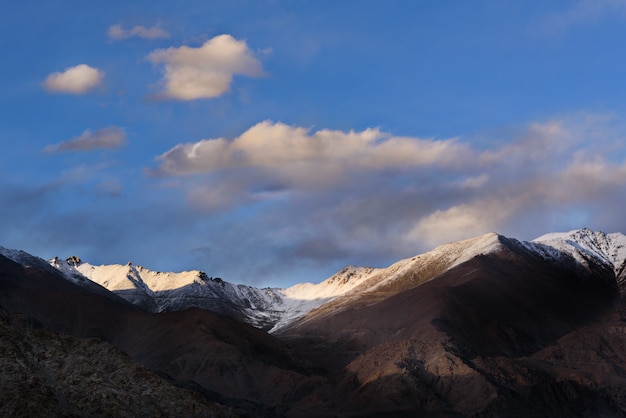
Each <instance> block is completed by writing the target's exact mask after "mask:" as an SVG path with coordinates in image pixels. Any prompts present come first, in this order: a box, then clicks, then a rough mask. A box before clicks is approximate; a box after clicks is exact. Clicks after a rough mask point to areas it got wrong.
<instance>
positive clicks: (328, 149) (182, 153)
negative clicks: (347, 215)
mask: <svg viewBox="0 0 626 418" xmlns="http://www.w3.org/2000/svg"><path fill="white" fill-rule="evenodd" d="M471 154H472V151H471V149H470V148H469V146H467V145H465V144H462V143H459V142H458V141H456V140H454V139H448V140H439V141H434V140H427V139H420V138H409V137H394V136H391V135H389V134H386V133H383V132H381V131H379V130H378V129H366V130H364V131H361V132H354V131H349V132H342V131H335V130H328V129H324V130H319V131H316V132H311V130H310V129H307V128H302V127H297V126H289V125H286V124H283V123H274V122H271V121H264V122H261V123H258V124H257V125H255V126H253V127H251V128H250V129H248V130H247V131H246V132H244V133H243V134H242V135H240V136H239V137H237V138H235V139H233V140H232V141H228V140H226V139H224V138H217V139H204V140H201V141H199V142H196V143H186V144H179V145H177V146H175V147H174V148H172V149H171V150H169V151H167V152H165V153H164V154H163V155H161V156H159V157H158V160H159V161H160V162H161V163H160V167H159V169H158V173H160V174H166V175H184V174H194V173H211V172H215V171H219V170H223V169H229V168H246V167H248V168H250V167H252V168H262V169H265V170H266V173H270V172H272V173H274V174H275V175H276V176H277V177H282V176H283V175H286V176H287V177H289V178H290V179H292V180H293V182H294V183H298V182H299V181H302V182H305V183H306V182H309V181H310V180H307V179H309V178H311V177H317V178H319V177H328V180H329V181H336V180H338V178H337V176H341V175H343V174H344V173H346V172H353V171H369V170H377V171H381V170H402V169H406V168H413V167H420V166H446V167H450V168H452V169H455V167H457V168H461V167H462V166H464V165H466V162H467V161H468V159H469V160H471V158H470V157H471ZM321 168H323V170H320V169H321Z"/></svg>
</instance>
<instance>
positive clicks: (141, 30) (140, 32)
mask: <svg viewBox="0 0 626 418" xmlns="http://www.w3.org/2000/svg"><path fill="white" fill-rule="evenodd" d="M107 36H108V38H109V39H110V40H112V41H122V40H125V39H129V38H142V39H169V38H170V34H169V32H168V31H166V30H165V29H163V28H162V27H160V26H158V25H156V26H152V27H150V28H146V27H145V26H141V25H137V26H133V27H132V28H130V29H124V28H123V27H122V25H120V24H116V25H111V26H109V29H108V31H107Z"/></svg>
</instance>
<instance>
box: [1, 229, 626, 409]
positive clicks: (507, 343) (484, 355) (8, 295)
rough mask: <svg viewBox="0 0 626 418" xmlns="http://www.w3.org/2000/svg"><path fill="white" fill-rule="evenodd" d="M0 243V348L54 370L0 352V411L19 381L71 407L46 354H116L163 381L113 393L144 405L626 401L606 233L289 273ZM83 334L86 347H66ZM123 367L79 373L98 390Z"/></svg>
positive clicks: (618, 261) (621, 262) (617, 247)
mask: <svg viewBox="0 0 626 418" xmlns="http://www.w3.org/2000/svg"><path fill="white" fill-rule="evenodd" d="M0 254H2V256H0V307H1V308H2V309H3V311H2V312H3V316H2V318H3V322H2V327H3V330H5V332H4V335H10V336H11V339H10V340H7V339H6V338H5V339H3V344H4V345H3V347H4V348H3V351H1V352H0V354H1V359H0V360H1V361H2V362H3V364H7V365H15V362H16V361H17V360H14V358H16V359H18V360H19V362H21V363H24V364H27V365H28V367H25V368H23V369H20V370H21V371H20V373H22V374H23V375H24V376H30V377H28V378H29V379H31V380H32V379H41V378H42V377H41V370H39V369H37V367H35V363H36V361H37V359H39V358H41V359H44V360H45V361H44V362H43V364H44V366H45V367H46V369H45V370H46V376H48V377H47V379H52V380H49V381H46V385H45V387H47V388H52V387H56V386H58V387H62V388H63V390H61V391H59V392H58V393H57V392H54V391H52V392H50V393H48V392H46V394H45V396H44V395H42V393H43V392H41V390H40V389H35V388H34V387H30V386H29V387H24V388H23V390H20V391H15V390H12V389H11V388H12V387H13V388H14V387H15V386H14V385H15V383H11V382H14V380H11V379H9V376H8V374H7V373H12V372H11V371H10V370H13V368H14V367H13V368H4V367H3V368H2V369H1V370H2V371H0V373H3V374H2V376H3V378H2V379H1V381H2V382H9V383H3V385H4V386H0V390H1V392H0V396H2V399H5V398H7V399H8V395H7V394H8V393H10V394H11V397H15V399H16V400H15V402H12V403H3V406H2V407H1V408H3V409H0V410H1V411H2V413H3V415H8V416H11V415H15V414H19V413H21V411H27V410H28V409H27V408H29V406H28V405H31V404H30V403H28V402H27V400H28V399H41V402H44V400H45V402H47V404H50V405H52V404H53V403H54V402H57V403H58V405H62V406H63V407H62V408H61V409H58V411H61V412H59V413H63V414H79V411H80V410H81V408H83V407H84V405H83V404H81V403H79V402H78V401H76V400H75V399H77V396H78V395H76V394H77V393H80V392H79V391H78V389H77V385H81V382H83V383H84V379H82V378H77V377H76V376H74V375H68V374H66V373H64V372H63V370H64V369H63V367H57V366H56V365H53V364H52V360H50V359H58V361H59V362H61V361H65V362H68V364H77V366H76V367H80V369H81V370H84V374H85V375H86V374H88V373H91V375H93V376H99V375H100V373H103V372H102V370H107V369H106V367H115V368H118V369H120V368H121V369H125V370H128V371H132V372H129V373H128V376H126V375H124V376H123V379H126V380H123V379H122V378H121V379H122V380H123V382H128V381H133V380H136V383H137V385H138V387H141V388H142V392H141V393H148V392H149V393H161V392H158V391H162V393H166V392H167V394H168V395H167V396H166V395H163V396H159V397H155V398H150V399H147V398H142V399H143V400H142V401H140V399H139V397H140V396H141V394H140V393H139V392H137V393H135V392H132V391H131V392H128V395H127V396H128V399H131V401H129V402H137V408H138V410H141V409H144V410H145V411H146V412H147V413H149V411H152V410H154V409H150V408H160V406H159V405H160V404H159V402H165V399H168V402H170V407H171V408H173V409H167V411H171V412H166V413H165V415H168V414H169V415H170V416H174V415H176V414H178V413H179V412H180V409H176V408H178V407H179V406H180V405H181V404H182V403H184V402H191V401H189V400H185V399H188V398H187V397H188V396H191V397H192V398H193V399H194V401H193V402H195V403H194V405H195V406H194V410H193V411H190V412H189V415H192V416H193V415H194V414H195V415H197V416H216V415H217V416H219V414H225V415H228V414H232V415H247V416H250V415H252V416H293V417H300V416H416V415H417V416H421V415H424V416H446V417H447V416H451V417H454V416H478V417H500V416H609V417H610V416H624V415H625V414H626V398H625V397H624V395H623V394H624V393H626V299H625V297H626V296H625V289H626V288H625V287H624V286H626V236H624V235H622V234H620V233H611V234H606V233H603V232H599V231H592V230H589V229H580V230H574V231H570V232H565V233H550V234H546V235H543V236H541V237H539V238H537V239H535V240H533V241H522V240H517V239H515V238H509V237H504V236H502V235H499V234H495V233H490V234H485V235H482V236H478V237H476V238H473V239H469V240H465V241H458V242H452V243H449V244H446V245H442V246H439V247H437V248H435V249H433V250H432V251H429V252H426V253H423V254H419V255H415V256H413V257H410V258H406V259H404V260H400V261H398V262H397V263H394V264H392V265H391V266H388V267H385V268H374V267H355V266H349V267H346V268H344V269H342V270H341V271H339V272H338V273H336V274H334V275H333V276H331V277H329V278H328V279H326V280H323V281H321V282H319V283H317V284H313V283H302V284H297V285H294V286H292V287H289V288H256V287H252V286H248V285H240V284H233V283H229V282H227V281H224V280H223V279H221V278H219V277H213V276H212V275H211V273H210V272H203V271H199V270H194V271H187V272H182V273H171V272H157V271H152V270H150V269H148V268H146V267H143V266H136V265H133V264H132V263H127V264H119V265H102V266H97V265H92V264H89V263H88V262H87V261H84V260H80V258H79V257H75V256H73V257H67V258H66V257H56V258H53V259H51V260H42V259H40V258H38V257H36V256H33V255H30V254H27V253H24V252H21V251H16V250H7V249H4V248H2V249H1V250H0ZM7 341H9V342H7ZM7 344H9V345H10V346H11V347H13V348H10V349H9V348H6V347H7ZM46 344H48V345H50V346H54V347H57V346H58V347H62V348H63V347H64V348H63V349H62V350H61V349H59V350H56V349H54V350H53V349H49V350H47V349H44V348H42V347H44V346H45V345H46ZM15 347H18V348H15ZM16 350H18V351H16ZM46 350H47V351H46ZM63 350H64V351H63ZM85 352H88V353H91V354H89V355H92V356H93V357H94V358H95V357H97V361H86V362H80V361H79V360H77V359H82V358H84V356H87V355H88V354H84V353H85ZM15 353H17V354H15ZM42 353H43V354H42ZM123 353H126V355H127V356H126V357H124V354H123ZM16 355H17V357H15V356H16ZM120 356H121V357H120ZM120 358H122V359H123V360H120ZM42 361H43V360H42ZM37 364H39V363H37ZM54 364H56V363H54ZM113 365H115V366H113ZM11 376H13V375H11ZM25 378H26V377H25ZM92 380H93V379H92ZM92 380H90V382H92ZM33 381H35V380H33ZM50 382H52V383H50ZM54 382H56V383H54ZM123 382H122V383H120V382H118V381H116V382H113V383H112V382H110V381H106V382H105V381H104V380H103V381H100V380H97V379H96V380H93V382H92V383H91V385H92V386H93V387H94V390H96V391H98V390H101V391H102V393H103V394H108V393H110V390H111V389H110V388H111V387H118V386H119V387H123V384H126V383H123ZM115 385H118V386H115ZM20 387H21V386H20ZM46 390H47V389H46ZM116 390H117V389H116ZM120 390H121V389H120ZM107 391H108V392H107ZM170 391H171V392H170ZM176 391H182V392H181V395H180V398H178V399H179V401H176V396H179V395H175V394H176V393H178V392H176ZM116 393H117V392H116ZM35 395H36V397H35ZM55 396H56V398H55ZM103 396H104V395H103ZM90 399H91V398H90ZM98 399H100V398H98ZM171 399H173V400H171ZM189 399H191V398H189ZM35 402H37V401H35ZM93 402H96V401H95V398H94V401H93ZM98 402H100V401H98ZM177 402H179V403H178V404H177ZM31 403H32V402H31ZM98 405H100V406H99V407H100V408H104V409H106V408H108V407H109V405H111V406H110V407H111V408H113V406H112V405H118V404H114V403H106V402H104V403H102V402H100V403H98ZM177 405H179V406H177ZM25 408H26V409H25ZM59 408H60V407H59ZM115 408H118V409H115V411H121V410H120V409H119V408H121V407H120V406H119V405H118V406H115ZM164 411H165V409H164ZM194 411H195V412H194ZM211 414H214V415H211Z"/></svg>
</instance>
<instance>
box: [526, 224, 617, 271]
mask: <svg viewBox="0 0 626 418" xmlns="http://www.w3.org/2000/svg"><path fill="white" fill-rule="evenodd" d="M532 243H536V244H542V246H544V247H545V246H547V247H549V248H552V249H554V252H552V253H551V255H553V256H554V258H557V257H559V254H563V253H564V254H568V255H570V256H572V257H573V258H574V259H575V260H576V261H577V262H578V263H579V264H581V265H582V266H584V267H586V268H588V267H589V259H593V260H595V261H596V262H598V263H600V264H602V265H604V266H607V267H608V268H610V269H611V270H613V272H614V273H615V277H616V278H617V279H618V282H620V281H622V280H621V279H623V278H624V277H625V276H626V236H625V235H623V234H621V233H619V232H616V233H612V234H606V233H604V232H602V231H592V230H590V229H587V228H583V229H577V230H572V231H568V232H553V233H549V234H545V235H542V236H540V237H539V238H536V239H534V240H533V241H532ZM534 247H537V246H534ZM561 257H562V255H561Z"/></svg>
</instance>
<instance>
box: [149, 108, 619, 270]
mask: <svg viewBox="0 0 626 418" xmlns="http://www.w3.org/2000/svg"><path fill="white" fill-rule="evenodd" d="M619 132H622V131H620V130H618V129H613V128H612V122H611V119H610V118H608V117H604V116H597V115H582V114H581V115H573V116H570V117H564V118H560V119H555V120H550V121H546V122H542V123H530V124H528V125H527V126H526V127H525V128H524V129H522V130H520V131H518V132H517V133H516V134H515V135H514V136H513V137H508V138H503V140H501V141H494V144H500V145H494V146H491V147H487V148H481V149H478V148H476V147H474V146H472V145H471V140H470V139H468V140H463V139H461V138H456V139H422V138H411V137H394V136H392V135H389V134H386V133H383V132H380V131H379V130H377V129H367V130H364V131H361V132H352V131H350V132H342V131H333V130H318V131H315V132H313V131H312V130H311V129H307V128H302V127H295V126H288V125H284V124H281V123H272V122H268V121H266V122H262V123H259V124H258V125H255V126H253V127H252V128H250V129H248V130H247V131H245V132H244V133H243V134H242V135H240V136H238V137H236V138H233V139H225V138H216V139H208V140H202V141H198V142H197V143H188V144H179V145H177V146H175V147H174V148H172V149H171V150H169V151H167V152H166V153H164V154H162V155H161V156H159V157H158V163H159V164H158V166H157V168H155V169H154V170H152V171H151V173H152V174H155V175H160V176H165V180H166V181H170V178H172V177H174V178H176V179H178V180H179V182H180V183H179V187H181V188H182V189H183V190H184V191H185V193H186V194H187V199H188V202H189V204H190V205H191V207H194V208H196V210H197V209H206V210H211V211H219V212H222V213H228V211H231V210H233V209H235V208H249V209H250V208H256V209H254V211H255V214H256V215H255V218H254V220H250V223H249V224H248V225H247V226H248V227H249V229H248V231H254V234H256V236H257V237H258V239H259V240H262V239H263V240H267V241H268V242H270V241H271V242H273V244H272V245H274V246H276V247H281V248H282V246H284V247H285V248H283V249H281V250H277V251H282V253H283V256H286V255H285V251H287V248H290V249H291V250H289V251H292V252H293V251H295V252H296V253H297V254H298V257H311V258H315V257H318V256H319V257H322V258H324V260H328V258H329V254H328V252H327V251H313V252H309V253H308V255H305V252H304V251H300V250H298V249H305V248H317V249H321V248H326V249H331V248H332V249H333V250H332V251H333V252H335V254H336V255H337V258H342V257H344V256H345V255H346V254H352V255H353V256H354V257H355V258H358V257H363V259H367V258H368V257H369V258H370V262H374V261H375V260H379V259H381V258H384V257H385V256H389V257H390V258H391V259H393V258H397V257H399V256H402V255H404V256H408V255H412V254H414V253H417V252H419V251H422V250H428V249H430V248H432V247H433V246H435V245H438V244H441V243H445V242H449V241H453V240H458V239H464V238H469V237H472V236H476V235H479V234H481V233H484V232H489V231H496V232H501V233H505V234H510V235H513V236H519V237H521V238H526V239H531V238H534V236H535V235H537V236H538V235H540V234H542V233H544V232H545V231H550V230H557V229H565V228H571V227H579V226H582V225H581V224H580V222H581V220H582V221H584V220H588V221H589V223H587V225H588V226H591V227H599V228H602V227H603V222H605V221H607V220H609V219H610V220H613V224H615V222H617V223H620V222H621V223H620V224H621V225H623V226H624V227H625V228H626V222H624V221H619V215H618V213H619V208H621V207H623V204H625V203H626V197H625V196H626V183H624V182H623V181H622V179H623V178H624V177H625V176H626V160H625V159H624V157H623V156H624V155H625V153H626V146H624V145H623V141H621V138H622V136H621V134H620V133H619ZM620 156H621V157H620ZM613 228H614V227H612V229H613ZM239 238H240V239H242V240H244V238H242V237H239ZM245 241H254V240H251V238H249V237H248V238H245ZM250 245H251V246H252V244H250ZM287 252H288V251H287ZM296 253H292V254H291V255H292V256H296ZM320 261H321V258H320Z"/></svg>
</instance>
